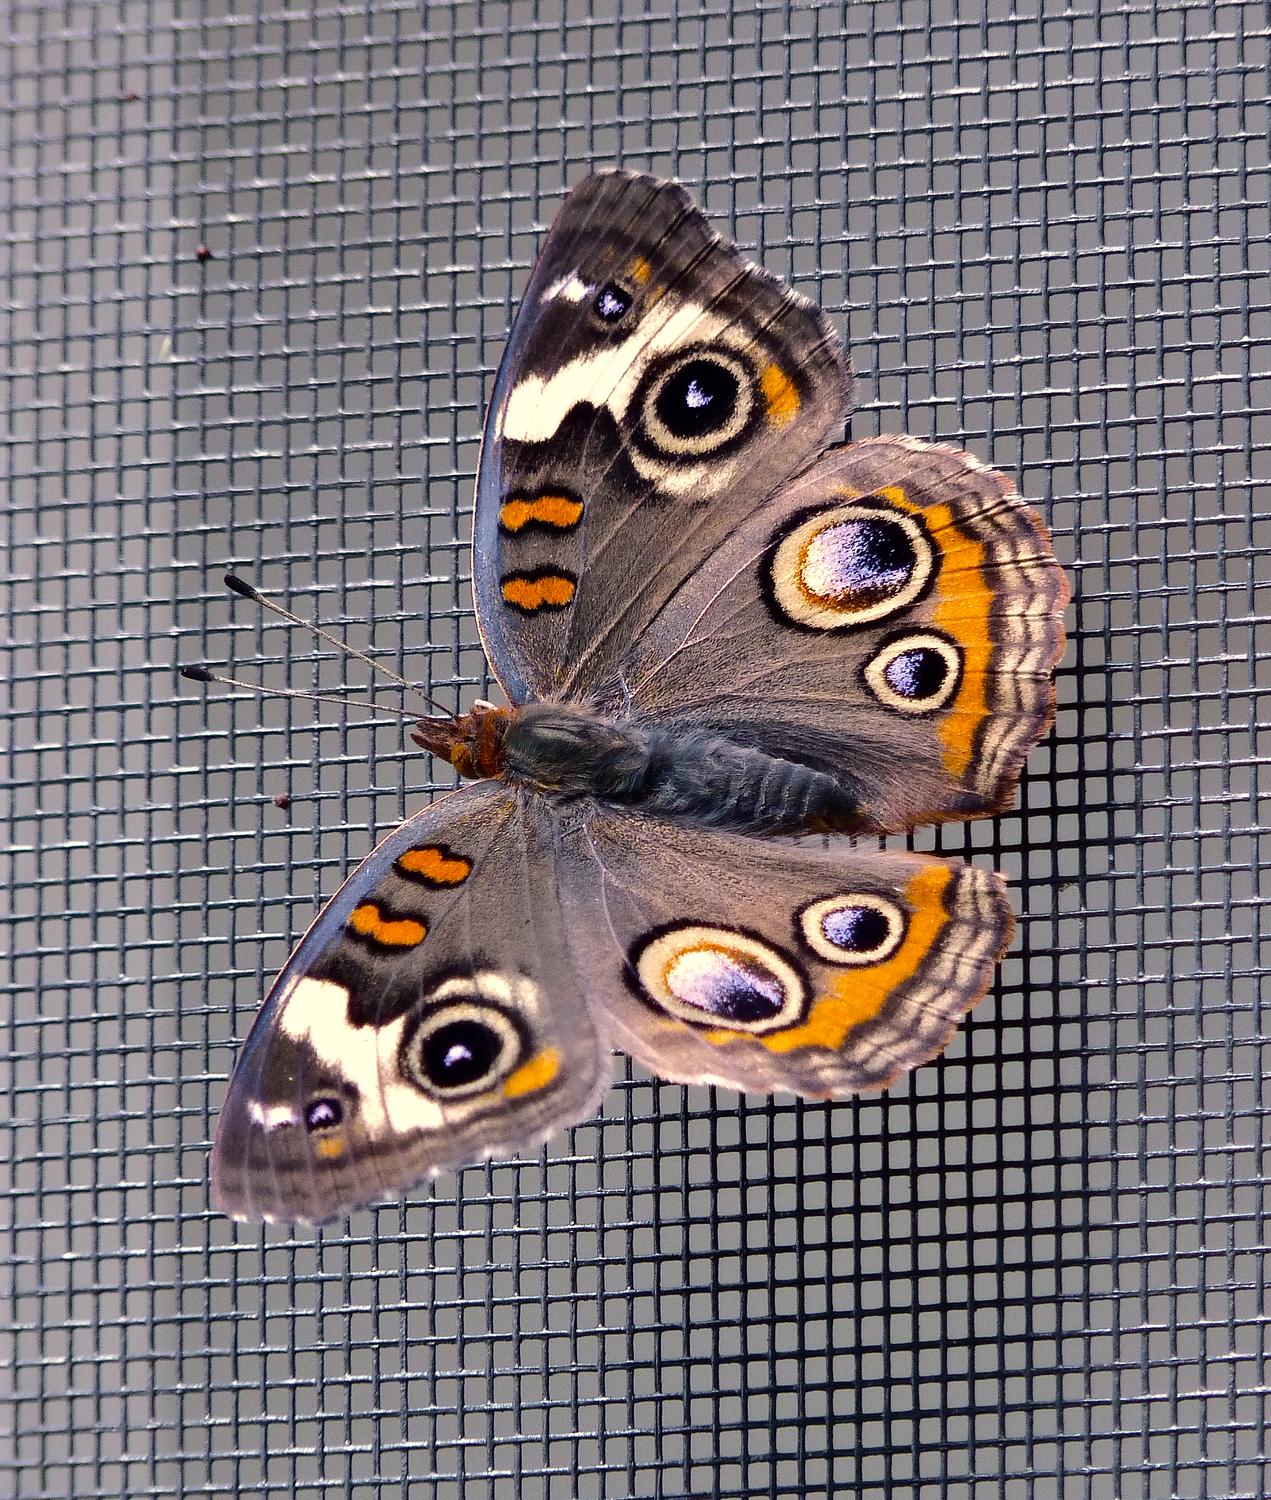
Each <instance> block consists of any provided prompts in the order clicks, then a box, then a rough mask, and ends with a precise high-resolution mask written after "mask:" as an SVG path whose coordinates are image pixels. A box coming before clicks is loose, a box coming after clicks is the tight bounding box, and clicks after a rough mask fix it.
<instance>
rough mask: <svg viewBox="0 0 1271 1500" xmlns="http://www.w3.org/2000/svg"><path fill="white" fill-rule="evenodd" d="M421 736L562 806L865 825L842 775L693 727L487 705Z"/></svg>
mask: <svg viewBox="0 0 1271 1500" xmlns="http://www.w3.org/2000/svg"><path fill="white" fill-rule="evenodd" d="M412 738H413V739H414V740H415V741H416V743H417V744H420V745H422V746H423V747H424V748H425V749H426V750H431V751H432V752H433V753H434V754H435V755H441V756H443V757H444V758H445V759H447V760H449V761H450V763H451V765H453V766H454V767H455V769H456V770H457V771H458V772H459V773H460V775H462V776H469V777H495V778H498V779H500V780H503V781H508V782H512V783H514V784H517V785H521V786H525V787H528V788H530V789H531V790H533V791H535V792H538V793H539V794H540V795H542V796H545V797H551V798H559V799H573V798H583V797H590V798H595V799H597V800H599V801H601V802H606V803H609V804H611V805H614V806H620V807H631V808H638V809H639V810H640V811H642V812H645V813H648V814H650V815H651V816H656V817H663V818H673V819H676V820H677V821H680V822H686V823H696V824H700V825H706V826H710V827H715V828H736V829H743V830H745V831H747V832H751V833H807V832H813V831H819V832H827V831H830V830H841V831H847V832H850V831H852V830H854V829H855V828H858V827H859V826H860V824H861V810H860V808H859V806H857V804H856V803H855V801H854V800H853V799H852V797H851V796H850V795H849V794H848V792H847V791H846V790H845V789H844V788H843V786H842V785H841V784H840V783H839V782H838V781H837V780H836V779H835V778H834V777H832V776H829V775H827V774H826V773H825V772H823V771H818V770H816V769H814V768H813V767H811V766H807V765H803V764H801V763H800V762H798V761H795V760H786V759H783V758H781V757H778V756H774V755H770V754H767V753H765V752H764V751H762V750H758V749H754V748H752V747H750V746H746V745H742V744H739V743H737V742H736V741H734V740H731V739H728V738H726V737H724V736H722V735H719V734H715V733H712V732H711V731H709V730H705V729H702V728H700V727H698V726H696V725H690V724H682V725H676V724H656V725H649V724H637V723H634V722H632V721H630V720H619V719H611V718H606V717H603V716H601V715H598V714H590V713H588V712H586V710H583V709H577V708H567V707H564V706H562V705H560V704H554V703H527V704H524V705H522V706H521V707H519V708H513V709H498V708H490V707H486V706H484V705H483V706H481V707H479V708H477V709H474V710H473V712H472V713H470V714H465V715H464V716H463V717H461V718H458V719H453V720H451V719H435V718H434V719H423V720H421V721H420V723H419V724H418V725H417V726H416V728H415V730H414V731H413V733H412Z"/></svg>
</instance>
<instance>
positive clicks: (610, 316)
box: [591, 281, 631, 323]
mask: <svg viewBox="0 0 1271 1500" xmlns="http://www.w3.org/2000/svg"><path fill="white" fill-rule="evenodd" d="M591 306H592V311H593V312H594V313H595V314H596V316H597V317H598V318H599V319H600V321H601V322H602V323H616V322H617V321H618V319H619V318H623V317H625V316H626V314H627V311H628V309H629V308H630V306H631V293H630V292H628V291H627V290H626V289H625V288H623V287H620V286H617V285H616V284H615V283H614V282H612V281H611V282H609V283H608V284H607V285H605V286H602V287H601V288H600V290H599V291H598V292H597V293H596V300H595V301H594V302H593V303H592V304H591Z"/></svg>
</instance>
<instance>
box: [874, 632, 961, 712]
mask: <svg viewBox="0 0 1271 1500" xmlns="http://www.w3.org/2000/svg"><path fill="white" fill-rule="evenodd" d="M961 676H962V653H961V652H960V651H959V649H958V647H957V645H956V644H955V643H954V642H953V641H951V640H949V639H948V637H947V636H943V635H937V634H936V633H935V632H934V631H921V632H914V633H913V634H910V635H901V636H897V637H895V638H894V639H893V640H891V641H889V642H888V643H887V644H886V645H885V646H884V647H883V648H882V650H881V651H879V652H878V653H877V654H876V655H875V656H874V657H873V659H872V660H871V661H869V662H867V663H866V666H865V682H866V684H867V685H868V687H869V688H870V690H871V691H872V692H873V694H874V696H875V697H876V698H877V699H878V700H879V701H880V702H881V703H884V704H885V705H886V706H887V707H888V708H894V709H896V710H897V711H898V712H900V713H903V714H910V715H913V716H917V715H920V714H929V713H934V712H935V711H936V709H939V708H943V707H944V705H945V704H946V703H948V701H949V700H950V698H952V697H953V695H954V693H955V692H956V691H957V688H958V682H959V680H960V679H961Z"/></svg>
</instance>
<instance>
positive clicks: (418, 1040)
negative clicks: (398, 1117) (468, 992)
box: [402, 999, 526, 1099]
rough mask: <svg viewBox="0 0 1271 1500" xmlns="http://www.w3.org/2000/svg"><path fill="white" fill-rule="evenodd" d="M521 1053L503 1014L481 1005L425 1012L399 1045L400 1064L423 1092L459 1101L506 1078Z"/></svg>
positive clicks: (453, 1004) (521, 1044)
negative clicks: (400, 1048) (400, 1053)
mask: <svg viewBox="0 0 1271 1500" xmlns="http://www.w3.org/2000/svg"><path fill="white" fill-rule="evenodd" d="M525 1050H526V1049H525V1038H524V1036H523V1034H522V1032H521V1029H520V1027H519V1026H518V1025H517V1023H516V1022H515V1021H514V1020H513V1019H512V1017H511V1016H510V1015H509V1014H508V1013H507V1012H506V1011H504V1010H500V1009H499V1007H498V1006H496V1005H490V1004H489V1003H487V1002H486V1001H484V1000H475V999H474V1000H455V1001H447V1002H446V1003H444V1004H442V1005H435V1006H433V1007H432V1009H431V1010H427V1011H425V1012H424V1014H423V1015H422V1016H421V1017H420V1019H419V1021H418V1023H417V1024H416V1025H415V1027H414V1028H413V1030H411V1031H410V1032H409V1033H408V1035H407V1036H406V1038H405V1040H404V1042H403V1044H402V1063H403V1067H404V1069H405V1071H406V1073H407V1075H408V1076H409V1077H410V1078H411V1079H412V1080H413V1082H414V1083H416V1084H417V1085H418V1086H419V1088H421V1089H422V1090H423V1091H424V1093H426V1094H431V1095H432V1097H433V1098H435V1099H463V1098H466V1097H467V1096H468V1095H470V1094H482V1093H485V1092H486V1090H487V1089H489V1088H491V1087H492V1086H493V1085H494V1084H496V1083H497V1082H498V1081H499V1080H500V1079H502V1078H506V1077H507V1075H508V1074H509V1073H511V1072H512V1071H513V1069H515V1068H516V1066H517V1064H518V1063H519V1062H520V1061H521V1059H522V1057H523V1056H524V1053H525Z"/></svg>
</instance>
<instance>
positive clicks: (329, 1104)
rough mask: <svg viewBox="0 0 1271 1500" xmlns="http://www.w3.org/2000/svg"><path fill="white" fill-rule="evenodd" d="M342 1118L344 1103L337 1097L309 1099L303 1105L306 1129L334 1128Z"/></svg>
mask: <svg viewBox="0 0 1271 1500" xmlns="http://www.w3.org/2000/svg"><path fill="white" fill-rule="evenodd" d="M343 1120H344V1105H343V1104H341V1103H340V1101H339V1100H338V1099H332V1098H329V1097H324V1098H321V1099H311V1100H310V1101H309V1103H308V1104H307V1105H306V1106H305V1128H306V1130H334V1129H335V1127H336V1126H337V1125H339V1124H341V1123H342V1122H343Z"/></svg>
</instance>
